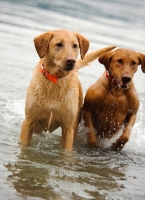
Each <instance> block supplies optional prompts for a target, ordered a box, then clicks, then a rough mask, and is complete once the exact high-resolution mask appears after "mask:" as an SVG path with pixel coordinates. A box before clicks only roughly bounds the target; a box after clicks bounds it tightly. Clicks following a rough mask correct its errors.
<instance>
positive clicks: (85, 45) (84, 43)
mask: <svg viewBox="0 0 145 200" xmlns="http://www.w3.org/2000/svg"><path fill="white" fill-rule="evenodd" d="M77 38H78V41H79V46H80V54H81V59H83V58H84V56H85V54H86V53H87V51H88V49H89V41H88V40H87V39H86V38H85V37H84V36H82V35H80V34H78V33H77Z"/></svg>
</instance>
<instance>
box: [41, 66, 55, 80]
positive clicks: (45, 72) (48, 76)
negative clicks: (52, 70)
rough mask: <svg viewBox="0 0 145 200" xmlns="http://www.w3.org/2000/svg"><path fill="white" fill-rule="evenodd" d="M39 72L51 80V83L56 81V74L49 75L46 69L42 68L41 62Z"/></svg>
mask: <svg viewBox="0 0 145 200" xmlns="http://www.w3.org/2000/svg"><path fill="white" fill-rule="evenodd" d="M40 72H41V73H42V74H43V75H44V77H45V78H47V79H48V80H50V81H52V82H53V83H56V82H57V79H58V76H57V75H54V76H52V75H50V74H49V73H48V71H47V70H46V69H44V65H43V64H41V68H40Z"/></svg>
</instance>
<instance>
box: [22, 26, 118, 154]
mask: <svg viewBox="0 0 145 200" xmlns="http://www.w3.org/2000/svg"><path fill="white" fill-rule="evenodd" d="M34 44H35V48H36V51H37V53H38V55H39V57H40V62H39V63H38V65H37V66H36V68H35V70H34V73H33V77H32V80H31V83H30V85H29V88H28V90H27V97H26V107H25V115H26V118H25V120H24V121H23V123H22V127H21V134H20V140H21V142H22V143H23V144H29V143H30V141H31V138H32V134H33V133H39V132H40V133H41V132H42V130H43V131H47V130H49V132H50V133H51V132H53V131H54V130H55V129H57V128H58V127H59V126H60V127H61V128H62V142H61V143H62V147H63V148H64V149H67V150H69V151H72V148H73V141H74V137H75V134H76V129H77V126H78V122H79V118H80V110H81V107H82V103H83V95H82V89H81V84H80V81H79V79H78V75H77V71H78V69H79V68H80V67H83V66H84V65H85V64H86V65H87V64H88V62H89V61H91V60H92V59H94V58H97V56H99V55H101V54H102V53H104V52H107V51H109V50H111V49H113V48H114V47H108V48H104V49H101V50H99V51H97V52H96V54H95V55H94V54H93V55H92V57H91V56H89V57H88V58H87V57H86V63H84V62H83V60H80V61H78V64H77V65H76V58H77V56H78V53H79V49H80V55H81V58H82V59H83V58H84V56H85V54H86V52H87V51H88V48H89V41H88V40H87V39H86V38H85V37H83V36H82V35H80V34H79V33H76V32H71V31H67V30H55V31H49V32H46V33H44V34H42V35H39V36H38V37H36V38H35V39H34Z"/></svg>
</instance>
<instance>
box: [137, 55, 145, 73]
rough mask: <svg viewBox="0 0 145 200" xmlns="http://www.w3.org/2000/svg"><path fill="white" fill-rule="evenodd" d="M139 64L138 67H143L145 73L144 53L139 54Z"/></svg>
mask: <svg viewBox="0 0 145 200" xmlns="http://www.w3.org/2000/svg"><path fill="white" fill-rule="evenodd" d="M137 55H138V59H139V63H138V65H141V69H142V71H143V73H145V55H144V54H142V53H139V52H137Z"/></svg>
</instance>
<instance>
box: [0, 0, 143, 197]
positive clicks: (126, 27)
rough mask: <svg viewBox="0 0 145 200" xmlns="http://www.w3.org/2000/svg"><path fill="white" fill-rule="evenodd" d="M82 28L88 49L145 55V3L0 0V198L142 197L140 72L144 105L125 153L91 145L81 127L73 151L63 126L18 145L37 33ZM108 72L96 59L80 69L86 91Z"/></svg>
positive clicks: (125, 0)
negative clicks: (63, 142)
mask: <svg viewBox="0 0 145 200" xmlns="http://www.w3.org/2000/svg"><path fill="white" fill-rule="evenodd" d="M55 29H68V30H73V31H77V32H79V33H80V34H82V35H84V36H85V37H86V38H88V39H89V40H90V49H89V52H90V51H93V50H96V49H99V48H102V47H105V46H109V45H117V46H118V47H125V48H130V49H133V50H135V51H138V52H142V53H145V1H144V0H138V1H135V0H132V1H130V0H117V1H115V0H110V1H108V0H102V1H98V0H79V1H77V0H69V1H67V0H59V1H58V0H53V1H50V0H31V1H29V0H25V1H23V0H4V1H3V0H0V49H1V51H0V158H1V159H0V177H1V179H0V199H2V200H5V199H11V200H13V199H30V200H31V199H36V200H41V199H59V200H60V199H62V200H66V199H69V200H70V199H75V200H76V199H78V200H80V199H138V200H139V199H144V198H145V191H144V183H145V171H144V167H145V158H144V157H145V145H144V144H145V117H144V116H145V114H144V113H145V87H144V85H145V74H143V73H142V71H141V69H140V66H139V68H138V71H137V73H136V74H135V77H134V82H135V86H136V88H137V91H138V95H139V99H140V109H139V112H138V116H137V121H136V124H135V126H134V128H133V130H132V134H131V138H130V140H129V142H128V144H127V145H126V146H125V148H124V149H123V151H122V152H121V153H115V152H111V151H110V150H106V149H89V148H88V147H87V144H86V139H85V135H83V132H82V131H81V127H80V138H79V139H78V141H76V143H75V146H74V152H73V154H72V155H68V154H67V153H66V152H64V151H63V150H62V149H61V146H60V136H59V135H60V130H58V131H57V132H56V133H54V134H53V135H52V136H51V137H50V138H48V135H44V137H38V136H34V137H33V141H32V144H31V145H30V146H29V147H24V146H22V145H21V144H19V133H20V127H21V122H22V120H23V119H24V107H25V96H26V90H27V87H28V85H29V82H30V80H31V77H32V72H33V69H34V67H35V66H36V64H37V62H38V61H39V57H38V55H37V53H36V51H35V47H34V44H33V39H34V37H35V36H38V35H39V34H41V33H43V32H45V31H48V30H55ZM103 71H104V66H103V65H101V64H99V63H98V61H97V60H96V61H94V62H93V63H92V64H91V66H89V67H86V68H84V69H81V70H80V72H79V78H80V81H81V83H82V87H83V92H84V95H85V92H86V90H87V88H88V87H89V86H90V85H91V84H92V83H94V82H95V81H96V80H97V79H98V78H99V76H101V74H102V73H103Z"/></svg>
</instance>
